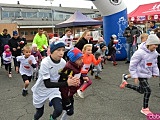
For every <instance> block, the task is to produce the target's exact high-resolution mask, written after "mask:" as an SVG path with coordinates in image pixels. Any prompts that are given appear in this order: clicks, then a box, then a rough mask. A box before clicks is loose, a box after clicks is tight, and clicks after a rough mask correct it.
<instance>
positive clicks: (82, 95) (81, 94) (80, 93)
mask: <svg viewBox="0 0 160 120" xmlns="http://www.w3.org/2000/svg"><path fill="white" fill-rule="evenodd" d="M77 94H78V95H79V97H80V98H84V93H83V92H82V91H81V90H77Z"/></svg>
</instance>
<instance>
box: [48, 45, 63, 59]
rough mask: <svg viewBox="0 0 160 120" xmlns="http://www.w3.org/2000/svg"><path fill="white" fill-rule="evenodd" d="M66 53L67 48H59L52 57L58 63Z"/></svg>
mask: <svg viewBox="0 0 160 120" xmlns="http://www.w3.org/2000/svg"><path fill="white" fill-rule="evenodd" d="M64 51H65V48H64V47H61V48H58V49H56V50H55V51H54V52H53V53H52V54H51V57H52V58H53V59H54V60H56V61H58V60H60V59H61V58H62V57H63V55H64Z"/></svg>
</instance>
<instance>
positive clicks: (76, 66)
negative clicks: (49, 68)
mask: <svg viewBox="0 0 160 120" xmlns="http://www.w3.org/2000/svg"><path fill="white" fill-rule="evenodd" d="M82 55H83V54H82V52H81V51H80V50H79V49H78V48H73V49H71V50H70V51H69V52H68V53H67V56H68V58H69V61H68V62H67V64H66V66H65V67H64V69H63V70H62V71H61V72H60V78H62V79H60V80H61V81H59V82H65V80H67V79H68V76H69V75H72V76H76V77H77V78H80V76H81V73H80V72H81V68H82V66H83V63H82ZM81 79H82V78H81ZM78 88H79V86H77V87H74V86H68V87H60V91H61V96H62V105H63V110H65V112H64V114H63V115H62V118H61V120H67V117H68V116H71V115H73V113H74V98H73V95H74V94H75V93H76V92H77V90H78Z"/></svg>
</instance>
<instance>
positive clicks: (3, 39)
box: [0, 29, 11, 67]
mask: <svg viewBox="0 0 160 120" xmlns="http://www.w3.org/2000/svg"><path fill="white" fill-rule="evenodd" d="M10 39H11V36H10V34H8V30H7V29H4V30H3V32H2V33H1V34H0V55H1V67H2V66H3V57H2V53H3V51H4V46H5V45H7V44H8V41H9V40H10Z"/></svg>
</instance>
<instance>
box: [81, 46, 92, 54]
mask: <svg viewBox="0 0 160 120" xmlns="http://www.w3.org/2000/svg"><path fill="white" fill-rule="evenodd" d="M87 47H91V48H92V44H85V45H84V46H83V49H82V52H83V53H84V52H85V51H86V49H87Z"/></svg>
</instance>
